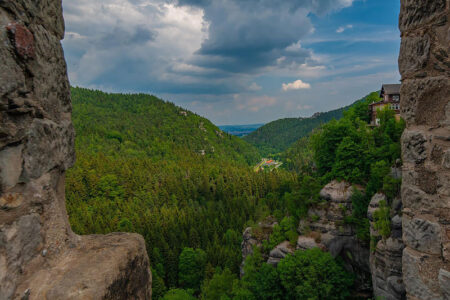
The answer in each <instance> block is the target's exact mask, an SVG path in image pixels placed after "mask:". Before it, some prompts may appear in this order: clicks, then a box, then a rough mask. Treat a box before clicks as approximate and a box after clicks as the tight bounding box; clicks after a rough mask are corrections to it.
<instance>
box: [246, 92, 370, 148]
mask: <svg viewBox="0 0 450 300" xmlns="http://www.w3.org/2000/svg"><path fill="white" fill-rule="evenodd" d="M367 97H370V98H371V99H372V100H378V99H379V97H378V93H372V94H370V95H368V96H367ZM367 97H365V98H363V99H360V100H358V101H356V102H355V103H353V104H352V105H350V106H346V107H342V108H339V109H335V110H331V111H328V112H324V113H316V114H314V115H313V116H312V117H310V118H286V119H280V120H276V121H273V122H270V123H268V124H266V125H264V126H262V127H260V128H258V129H257V130H256V131H254V132H252V133H250V134H249V135H247V136H245V137H244V140H245V141H247V142H249V143H250V144H252V145H254V146H255V147H257V148H258V150H259V151H260V153H261V154H262V155H263V156H267V155H274V154H277V153H280V152H283V151H285V150H287V149H288V148H289V147H290V146H292V145H293V144H294V143H295V142H296V141H298V140H299V139H301V138H302V137H305V136H307V135H309V134H310V133H311V132H312V131H313V130H314V129H315V128H318V127H319V126H320V125H322V124H325V123H327V122H329V121H331V120H333V119H336V120H339V119H340V118H342V116H343V113H344V111H346V110H348V109H349V108H350V107H352V106H354V105H355V104H357V103H359V102H361V101H363V100H364V99H366V98H367Z"/></svg>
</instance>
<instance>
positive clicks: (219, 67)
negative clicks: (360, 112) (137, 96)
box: [63, 0, 400, 125]
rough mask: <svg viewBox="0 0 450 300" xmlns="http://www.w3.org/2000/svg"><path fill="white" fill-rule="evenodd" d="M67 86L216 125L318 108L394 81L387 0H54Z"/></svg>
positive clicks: (393, 22) (393, 30) (393, 17)
mask: <svg viewBox="0 0 450 300" xmlns="http://www.w3.org/2000/svg"><path fill="white" fill-rule="evenodd" d="M63 5H64V17H65V22H66V35H65V38H64V40H63V47H64V51H65V56H66V60H67V65H68V73H69V79H70V81H71V84H72V85H73V86H81V87H86V88H93V89H100V90H103V91H107V92H121V93H135V92H139V93H141V92H143V93H149V94H153V95H156V96H158V97H160V98H162V99H164V100H167V101H171V102H174V103H175V104H177V105H180V106H182V107H184V108H187V109H189V110H192V111H194V112H196V113H198V114H200V115H202V116H204V117H206V118H208V119H210V120H211V121H213V122H214V123H215V124H217V125H226V124H254V123H266V122H270V121H273V120H276V119H279V118H286V117H308V116H311V115H312V114H314V113H315V112H321V111H329V110H332V109H336V108H339V107H342V106H345V105H348V104H351V103H352V102H354V101H355V100H357V99H360V98H362V97H364V96H365V95H366V94H368V93H370V92H372V91H376V90H379V89H380V87H381V84H383V83H398V82H399V79H400V75H399V73H398V67H397V58H398V52H399V47H400V33H399V31H398V28H397V24H398V14H399V11H400V1H398V0H96V1H92V0H64V1H63Z"/></svg>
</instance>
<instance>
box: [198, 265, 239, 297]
mask: <svg viewBox="0 0 450 300" xmlns="http://www.w3.org/2000/svg"><path fill="white" fill-rule="evenodd" d="M236 279H237V276H236V275H235V274H233V273H232V272H231V271H230V269H228V268H225V269H224V270H223V271H222V272H220V271H218V272H216V273H215V274H214V276H213V277H212V278H211V280H208V281H206V282H205V283H204V285H203V287H202V293H201V297H200V298H201V299H204V300H217V299H221V300H225V299H231V297H232V295H233V283H234V282H235V281H236Z"/></svg>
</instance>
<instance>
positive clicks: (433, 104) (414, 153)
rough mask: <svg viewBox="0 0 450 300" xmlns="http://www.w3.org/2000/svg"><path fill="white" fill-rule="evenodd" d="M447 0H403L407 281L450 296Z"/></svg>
mask: <svg viewBox="0 0 450 300" xmlns="http://www.w3.org/2000/svg"><path fill="white" fill-rule="evenodd" d="M449 17H450V1H448V0H402V1H401V14H400V30H401V32H402V43H401V52H400V57H399V69H400V72H401V75H402V81H403V85H402V89H401V101H402V103H401V106H402V116H403V118H404V119H405V120H406V123H407V129H406V131H405V133H404V135H403V138H402V156H403V163H404V167H403V168H404V169H403V185H402V200H403V207H404V208H403V215H402V222H403V242H404V244H405V249H404V250H403V258H402V260H403V281H404V283H405V287H406V293H407V296H408V299H449V298H450V58H449V55H450V49H449V47H450V25H449Z"/></svg>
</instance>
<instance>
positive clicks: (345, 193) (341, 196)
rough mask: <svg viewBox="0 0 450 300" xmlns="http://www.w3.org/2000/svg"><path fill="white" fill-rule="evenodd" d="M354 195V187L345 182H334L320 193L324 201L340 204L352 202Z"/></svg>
mask: <svg viewBox="0 0 450 300" xmlns="http://www.w3.org/2000/svg"><path fill="white" fill-rule="evenodd" d="M352 195H353V187H352V185H351V184H350V183H348V182H345V181H337V180H333V181H331V182H330V183H328V184H327V185H326V186H325V187H324V188H323V189H322V190H321V191H320V197H321V198H322V199H324V200H327V201H332V202H338V203H342V202H343V203H348V202H351V197H352Z"/></svg>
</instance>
